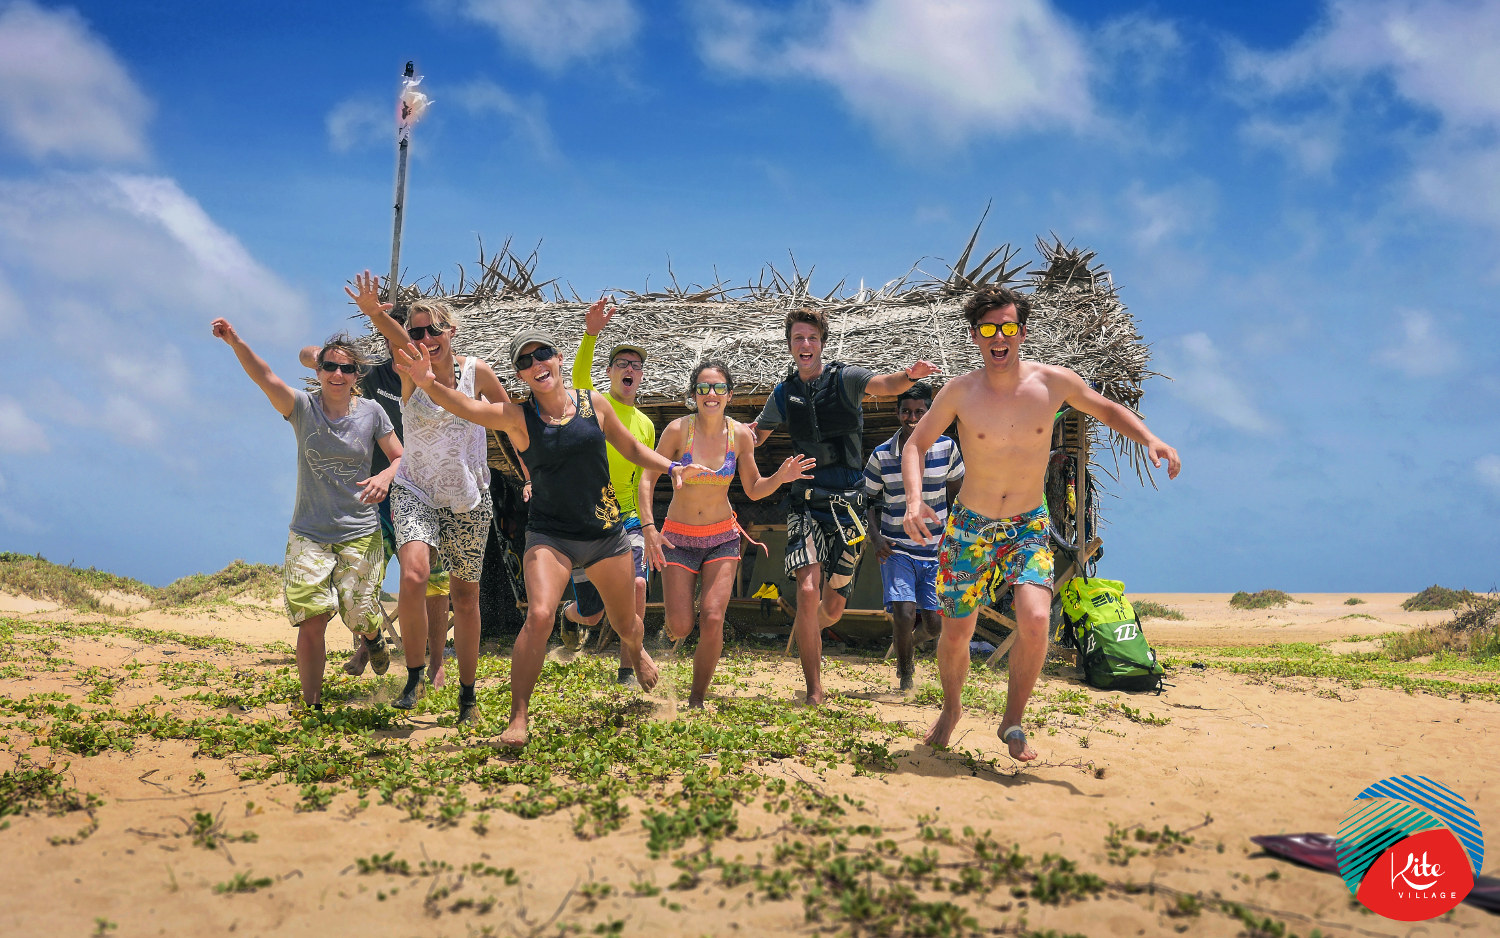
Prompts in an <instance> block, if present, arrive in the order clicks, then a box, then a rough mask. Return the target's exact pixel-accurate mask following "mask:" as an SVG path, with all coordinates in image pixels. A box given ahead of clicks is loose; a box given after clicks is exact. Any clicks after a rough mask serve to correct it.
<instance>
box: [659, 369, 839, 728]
mask: <svg viewBox="0 0 1500 938" xmlns="http://www.w3.org/2000/svg"><path fill="white" fill-rule="evenodd" d="M733 387H734V378H733V376H732V375H731V374H730V373H729V366H728V365H726V364H724V363H723V362H718V361H705V362H700V363H699V365H698V367H697V368H695V369H693V375H692V378H691V379H690V380H689V382H688V394H689V395H691V397H692V400H693V402H694V404H695V405H696V408H697V409H696V412H695V413H691V414H688V415H687V416H686V417H678V418H677V419H676V420H674V421H672V422H671V423H669V424H667V428H666V430H664V431H663V432H662V435H661V442H660V443H659V444H657V447H656V451H657V452H658V453H660V454H661V455H663V456H665V457H667V458H668V459H670V460H673V463H672V464H673V465H686V464H688V463H700V464H702V465H705V466H713V465H714V464H716V463H717V464H718V466H719V468H718V469H709V470H708V471H706V472H704V473H703V474H701V475H698V476H695V477H693V478H690V479H686V480H684V484H683V485H682V486H681V487H679V488H677V489H675V490H674V491H673V493H672V503H671V504H670V505H669V506H668V507H667V517H666V520H665V522H663V524H662V525H661V526H660V528H658V526H657V524H656V522H655V520H653V513H654V511H653V505H652V490H653V489H655V488H656V480H657V479H658V478H659V477H660V476H661V473H660V472H659V471H656V470H652V469H649V468H648V469H646V470H645V471H644V472H643V473H642V474H641V490H640V496H639V498H637V499H636V501H637V504H638V505H639V510H640V513H641V528H642V530H644V531H645V532H646V557H647V559H649V560H650V562H651V565H652V566H653V567H655V568H656V569H657V570H660V571H661V575H662V595H663V598H664V599H665V600H666V613H667V632H668V634H670V635H671V636H672V638H673V639H674V640H680V639H683V638H686V637H687V636H688V633H690V632H692V630H693V594H694V592H695V588H696V587H697V586H698V584H699V581H700V580H701V581H702V587H703V589H702V593H703V597H702V602H701V604H700V608H699V612H698V650H697V651H696V652H694V654H693V688H692V691H691V692H690V693H689V696H688V706H690V707H702V706H703V699H704V697H705V696H706V695H707V694H708V685H709V682H711V681H712V680H713V676H714V669H715V667H717V666H718V663H719V654H720V653H721V652H722V651H723V649H724V611H725V609H727V608H728V607H729V594H730V592H731V590H732V589H733V588H734V574H735V571H736V570H738V569H739V565H740V534H741V531H740V526H739V523H738V522H737V521H736V520H735V517H734V509H733V508H731V507H730V505H729V483H730V481H731V480H732V479H733V478H734V476H735V474H736V473H738V474H739V477H740V486H741V487H742V488H743V489H744V490H745V494H746V495H748V496H749V497H750V498H751V499H752V500H755V501H759V500H760V499H762V498H765V497H766V496H767V495H770V494H771V493H772V492H774V491H776V489H777V488H779V487H780V486H781V485H783V484H784V483H787V482H795V481H799V480H802V479H808V478H811V476H810V475H809V473H811V472H812V470H813V468H814V467H815V466H816V465H817V463H816V461H815V460H813V459H812V457H810V456H791V457H788V458H787V460H786V461H785V462H783V463H782V464H781V468H780V469H778V470H777V471H776V474H775V475H773V476H769V477H764V476H762V475H761V474H760V469H759V468H758V467H757V466H756V465H755V439H754V437H753V435H752V434H751V432H750V428H749V427H747V426H745V425H744V424H742V423H738V422H736V421H734V420H731V419H730V418H729V415H728V414H727V413H726V412H725V409H726V408H727V407H728V406H729V402H730V400H731V398H732V396H733V395H732V393H731V390H730V389H731V388H733Z"/></svg>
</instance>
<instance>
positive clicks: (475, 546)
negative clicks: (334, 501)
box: [391, 485, 495, 583]
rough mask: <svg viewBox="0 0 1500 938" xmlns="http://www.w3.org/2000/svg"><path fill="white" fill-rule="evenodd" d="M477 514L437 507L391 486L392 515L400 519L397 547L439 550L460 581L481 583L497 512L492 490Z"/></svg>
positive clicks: (481, 502)
mask: <svg viewBox="0 0 1500 938" xmlns="http://www.w3.org/2000/svg"><path fill="white" fill-rule="evenodd" d="M483 493H484V494H483V496H482V497H481V498H480V500H479V504H478V505H475V506H474V510H473V511H465V512H457V511H454V510H453V509H451V508H434V507H433V506H431V505H428V504H426V503H425V502H423V501H422V500H421V499H420V498H418V497H417V496H416V495H414V494H412V493H411V492H410V491H408V490H407V489H406V488H405V487H403V486H400V485H393V486H391V514H392V515H394V516H395V520H396V547H397V549H398V550H399V549H400V548H401V547H404V546H406V545H407V544H410V543H411V542H412V541H421V542H422V543H424V544H426V545H427V546H429V547H432V548H434V549H436V550H437V555H438V559H439V560H440V561H442V564H443V566H444V567H446V568H447V569H448V572H449V573H450V574H452V575H453V576H455V577H457V578H458V579H460V580H468V581H469V582H470V583H478V582H479V574H480V572H481V571H482V570H483V569H484V545H485V544H486V543H488V541H489V537H490V519H491V518H492V517H493V516H494V513H495V509H494V505H493V503H492V502H491V501H490V490H489V489H488V488H486V489H484V490H483Z"/></svg>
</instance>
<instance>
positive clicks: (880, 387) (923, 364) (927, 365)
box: [865, 361, 938, 397]
mask: <svg viewBox="0 0 1500 938" xmlns="http://www.w3.org/2000/svg"><path fill="white" fill-rule="evenodd" d="M937 373H938V366H936V365H934V364H933V363H932V362H928V361H918V362H915V363H913V364H910V365H907V366H906V368H905V369H903V370H901V371H893V372H891V373H890V374H888V375H876V376H875V377H873V378H871V379H870V383H869V384H867V385H865V393H866V394H873V395H874V396H876V397H895V396H896V395H897V394H900V393H901V392H902V391H909V390H911V386H912V385H914V384H916V383H917V382H918V381H921V380H922V379H923V378H926V377H928V376H929V375H935V374H937Z"/></svg>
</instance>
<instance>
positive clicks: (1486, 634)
mask: <svg viewBox="0 0 1500 938" xmlns="http://www.w3.org/2000/svg"><path fill="white" fill-rule="evenodd" d="M1384 650H1385V653H1386V654H1387V655H1389V656H1390V657H1391V658H1392V659H1393V660H1395V661H1411V660H1412V659H1414V658H1423V657H1426V656H1428V655H1443V654H1447V655H1456V656H1461V657H1465V658H1468V659H1470V660H1472V661H1476V662H1487V661H1494V660H1496V659H1497V658H1500V594H1489V595H1483V594H1480V595H1475V594H1470V598H1469V599H1468V600H1466V601H1465V602H1464V604H1463V605H1462V606H1461V607H1460V608H1459V609H1458V611H1457V612H1455V613H1454V616H1453V618H1452V619H1450V620H1448V621H1447V622H1442V623H1438V624H1435V625H1428V626H1424V627H1422V628H1420V629H1413V630H1412V631H1410V632H1393V633H1391V634H1390V635H1387V636H1386V637H1385V639H1384Z"/></svg>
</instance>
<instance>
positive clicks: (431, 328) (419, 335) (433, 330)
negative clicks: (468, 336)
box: [406, 325, 448, 342]
mask: <svg viewBox="0 0 1500 938" xmlns="http://www.w3.org/2000/svg"><path fill="white" fill-rule="evenodd" d="M447 331H448V330H447V329H445V328H443V327H442V326H437V325H427V326H413V327H412V328H410V329H408V330H406V334H407V335H409V336H411V340H412V341H413V342H420V341H422V340H423V339H425V338H427V337H428V336H432V337H433V338H434V339H436V338H437V337H438V336H440V335H442V334H443V333H444V332H447Z"/></svg>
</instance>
